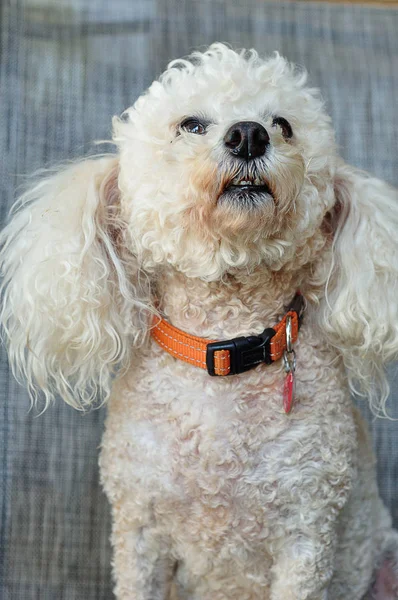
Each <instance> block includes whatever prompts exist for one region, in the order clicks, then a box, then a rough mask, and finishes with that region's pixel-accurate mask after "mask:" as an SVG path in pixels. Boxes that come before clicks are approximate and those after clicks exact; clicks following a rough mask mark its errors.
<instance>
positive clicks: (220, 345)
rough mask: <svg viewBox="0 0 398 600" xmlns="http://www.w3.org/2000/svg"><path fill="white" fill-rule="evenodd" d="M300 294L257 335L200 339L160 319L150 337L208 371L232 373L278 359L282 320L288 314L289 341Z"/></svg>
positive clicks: (284, 346)
mask: <svg viewBox="0 0 398 600" xmlns="http://www.w3.org/2000/svg"><path fill="white" fill-rule="evenodd" d="M303 311H304V298H303V296H302V295H301V294H300V292H297V294H296V295H295V297H294V299H293V302H292V304H291V305H290V306H289V308H288V309H287V312H286V313H285V315H284V317H283V319H282V320H281V321H279V323H277V324H276V325H274V326H273V327H269V328H268V329H265V330H264V331H263V333H261V334H260V335H251V336H248V337H238V338H234V339H232V340H225V341H222V342H217V341H214V340H207V339H202V338H200V337H196V336H195V335H190V334H189V333H185V332H183V331H181V330H180V329H177V327H173V325H170V323H168V322H167V321H165V320H164V319H160V320H158V321H157V322H156V323H155V324H154V326H153V328H152V332H151V333H152V337H153V338H154V340H156V342H157V343H158V344H159V345H160V346H161V347H162V348H164V349H165V350H166V351H167V352H169V353H170V354H172V355H173V356H174V357H175V358H180V359H181V360H183V361H185V362H187V363H190V364H191V365H195V366H196V367H200V368H202V369H206V370H207V371H208V373H209V375H236V374H237V373H243V372H244V371H248V370H249V369H253V368H254V367H256V366H257V365H258V364H260V363H262V362H264V363H266V364H271V363H272V362H275V361H276V360H279V359H280V358H281V357H282V356H283V354H284V352H286V350H287V340H286V321H287V319H288V317H291V327H292V332H291V341H292V342H293V343H294V342H295V341H296V340H297V337H298V330H299V327H300V324H301V319H302V315H303Z"/></svg>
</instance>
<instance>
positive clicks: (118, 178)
mask: <svg viewBox="0 0 398 600" xmlns="http://www.w3.org/2000/svg"><path fill="white" fill-rule="evenodd" d="M305 83H306V74H305V72H304V71H302V70H301V71H300V70H297V69H296V68H294V67H293V66H292V65H290V64H289V63H288V62H286V61H285V60H284V59H283V58H282V57H280V56H279V55H278V54H275V55H274V56H273V57H270V58H268V59H267V60H262V59H260V58H259V57H258V55H257V53H256V52H254V51H249V52H247V51H244V52H241V53H236V52H234V51H232V50H231V49H229V48H227V47H226V46H224V45H222V44H214V45H213V46H211V47H210V48H209V49H208V50H207V51H206V52H204V53H202V54H201V53H194V54H193V55H192V56H191V57H189V58H188V59H185V60H179V61H174V62H173V63H171V64H170V65H169V68H168V69H167V70H166V72H165V73H164V74H163V75H162V77H161V78H160V80H159V81H156V82H155V83H153V84H152V86H151V87H150V88H149V90H148V92H147V93H146V94H144V95H143V96H142V97H141V98H139V99H138V101H137V102H136V104H135V105H134V106H133V107H132V108H130V109H128V110H127V111H126V112H125V113H124V114H123V115H122V117H121V118H115V119H114V123H113V126H114V136H113V137H114V142H115V144H116V145H117V148H118V153H117V155H115V156H108V157H101V158H99V159H91V160H86V161H84V162H82V163H78V164H73V165H71V166H67V167H65V168H64V169H61V170H60V171H59V172H57V173H49V174H48V175H47V176H45V177H44V178H42V179H41V180H40V181H39V182H38V183H37V184H36V186H35V187H33V189H32V190H30V191H28V192H27V193H26V194H25V195H24V196H23V197H22V199H21V200H20V202H19V206H18V207H17V211H16V212H15V214H14V215H13V218H12V220H11V221H10V223H9V225H8V226H7V227H6V229H5V230H4V231H3V232H2V234H1V238H0V241H1V243H2V250H1V254H0V262H1V265H2V272H3V275H4V281H3V285H2V292H3V306H2V311H1V322H2V325H3V329H4V332H5V336H6V338H7V340H8V344H9V353H10V359H11V363H12V365H13V368H14V372H15V374H16V376H17V377H18V378H20V379H21V378H24V379H26V380H27V382H28V387H29V390H30V393H31V395H32V397H33V398H36V397H37V394H38V391H39V390H41V391H42V392H44V397H45V400H46V404H47V403H48V402H49V401H50V400H51V398H52V397H53V396H54V394H57V393H58V394H60V395H61V396H62V397H63V398H64V399H65V400H66V401H67V402H68V403H70V404H72V405H73V406H76V407H78V408H85V407H87V406H89V405H90V404H92V403H93V402H94V401H95V400H96V398H97V396H98V393H99V394H100V395H101V397H102V398H103V399H107V398H108V397H109V396H110V395H111V400H110V404H109V417H108V423H107V431H106V434H105V437H104V442H103V450H102V455H101V471H102V478H103V482H104V487H105V490H106V492H107V495H108V497H109V499H110V501H111V503H112V508H113V515H114V529H113V541H114V546H115V559H114V570H115V575H116V578H117V586H116V593H117V596H118V598H120V599H126V600H127V599H129V600H134V599H136V600H144V599H148V598H150V599H151V600H153V599H155V598H162V599H165V598H167V597H168V594H169V593H171V594H178V597H179V598H181V599H183V598H192V599H193V598H195V599H197V600H199V599H202V600H204V599H210V598H211V600H217V599H219V600H224V599H228V600H232V599H233V598H237V599H238V598H239V600H244V599H247V600H250V599H253V600H254V599H260V598H261V599H268V598H270V599H271V600H289V599H295V600H299V599H309V600H320V599H323V600H325V599H326V597H327V598H328V599H329V600H338V599H342V598H344V599H347V598H350V600H356V599H358V600H359V599H360V598H362V597H363V596H364V594H365V593H366V592H367V590H369V591H368V593H369V594H373V595H374V597H375V598H377V600H381V599H383V600H390V599H392V598H396V597H397V596H396V595H394V594H395V593H396V592H394V588H393V586H394V585H398V575H397V572H396V571H397V566H396V564H395V563H394V561H396V559H397V557H398V541H397V537H398V536H397V534H396V533H395V532H393V531H392V530H391V524H390V519H389V516H388V515H387V513H386V512H385V509H384V508H383V506H382V504H381V502H380V500H379V498H378V494H377V488H376V485H375V475H374V469H373V459H372V457H371V452H370V451H369V444H368V441H367V438H366V434H365V433H364V432H363V426H362V424H361V419H360V417H359V415H358V414H357V413H356V412H355V411H354V409H353V407H352V405H351V402H350V399H349V394H348V393H347V381H348V383H349V384H350V385H351V387H352V388H353V389H355V390H357V391H359V393H362V394H364V395H366V396H367V397H368V398H369V401H370V404H371V406H372V408H373V410H374V411H375V412H384V410H385V400H386V398H387V394H388V386H387V380H386V377H385V374H384V365H385V363H386V362H388V361H389V360H391V359H393V358H394V357H396V356H397V354H398V326H397V318H398V314H397V303H396V301H395V292H396V288H397V275H398V256H397V254H398V243H397V239H396V232H397V228H398V202H397V194H396V192H395V191H394V190H392V189H391V188H390V187H389V186H387V185H386V184H385V183H383V182H381V181H379V180H377V179H374V178H371V177H369V176H368V175H366V174H363V173H360V172H359V171H357V170H355V169H353V168H351V167H349V166H347V165H345V164H343V163H342V161H341V159H339V158H338V156H337V153H336V148H335V143H334V137H333V132H332V129H331V124H330V119H329V117H328V116H327V115H326V114H325V112H324V108H323V104H322V101H321V99H320V96H319V93H318V91H317V90H314V89H310V88H307V87H306V86H305ZM192 115H193V116H195V117H197V118H201V119H203V120H205V121H206V123H207V130H206V134H205V135H194V134H192V133H189V132H187V131H185V130H184V129H183V128H181V126H180V124H181V122H182V121H183V120H184V118H186V117H189V116H192ZM276 116H281V117H283V118H284V119H287V120H288V121H289V123H290V124H291V126H292V129H293V134H294V135H293V137H292V138H291V139H287V138H286V136H285V135H284V134H283V133H284V132H283V131H282V130H281V128H280V127H278V125H277V123H275V121H274V118H275V117H276ZM238 121H255V122H257V123H259V124H260V125H261V126H262V127H264V128H265V129H266V131H267V132H268V134H269V138H270V143H269V147H268V149H267V152H266V153H265V154H264V155H263V156H260V157H258V158H256V160H255V161H250V164H249V163H246V164H243V163H242V162H240V163H239V161H236V160H232V159H231V156H230V154H229V153H228V151H227V150H226V148H225V145H224V144H223V138H224V136H225V133H226V131H227V130H228V128H229V127H230V126H231V125H232V124H233V123H236V122H238ZM258 174H261V177H263V178H265V180H266V181H267V184H268V186H269V188H270V189H271V190H272V200H271V198H270V196H267V197H266V198H263V197H260V199H259V200H258V201H256V202H253V203H252V204H251V205H250V206H249V205H248V204H247V203H246V204H244V203H242V204H240V205H239V204H237V203H235V204H233V203H230V202H225V201H224V202H223V201H222V200H221V195H222V193H223V190H224V189H225V187H226V185H228V183H229V182H231V180H232V179H233V178H234V177H236V176H241V175H246V176H252V177H254V176H255V175H256V176H257V175H258ZM297 289H300V290H301V291H302V293H303V295H304V296H305V298H306V300H307V314H306V319H305V324H304V326H303V328H302V331H301V332H300V337H299V342H298V344H297V348H296V350H297V364H298V371H297V398H298V399H297V403H296V406H295V410H294V412H293V414H292V416H290V417H287V416H286V415H285V414H284V413H283V411H282V410H281V394H282V391H281V390H282V388H283V377H284V375H283V367H282V365H281V364H275V365H272V366H270V367H266V366H264V365H260V366H259V367H257V368H256V369H255V370H253V371H251V372H250V373H244V374H242V375H237V376H234V377H230V378H209V376H208V375H207V374H206V373H204V372H201V371H198V370H197V369H195V368H194V367H188V366H187V365H185V364H183V363H180V362H179V361H176V360H175V359H174V358H172V357H170V356H169V355H167V354H165V353H164V351H163V350H161V349H160V348H159V347H157V346H156V345H155V344H154V342H153V341H151V340H150V338H149V336H148V335H147V333H148V331H149V329H150V323H151V319H152V315H153V313H155V312H156V311H157V310H159V311H160V312H162V313H163V314H165V315H166V317H167V318H168V319H169V320H170V321H171V322H172V323H173V324H174V325H176V326H177V327H180V328H182V329H184V330H186V331H189V332H191V333H194V334H196V335H200V336H202V337H208V338H212V339H216V338H220V339H227V338H230V337H234V336H238V335H248V334H252V333H259V332H260V331H262V329H264V327H266V326H271V325H272V324H273V323H275V322H276V321H277V320H278V319H279V318H280V316H281V315H282V314H283V310H284V308H283V307H284V306H286V304H288V302H289V301H290V300H291V298H292V297H293V295H294V293H295V291H296V290H297ZM115 373H118V376H117V380H116V381H115V383H114V384H113V387H112V391H111V380H112V378H113V376H114V374H115ZM383 561H384V562H383ZM176 564H178V568H177V572H176V574H175V577H174V579H175V580H176V582H177V583H176V586H177V587H175V588H174V590H172V589H171V585H172V578H173V573H174V572H175V568H176V567H175V565H176ZM386 565H387V566H386ZM376 568H379V573H382V575H380V576H379V578H378V579H377V580H376V582H375V583H374V585H373V587H372V590H373V591H371V590H370V588H371V584H372V577H373V574H374V572H375V571H374V570H375V569H376ZM383 569H384V570H383ZM386 573H387V574H386ZM394 578H395V579H394ZM391 582H392V583H391ZM394 582H395V583H394ZM327 590H328V592H327ZM380 590H381V591H380ZM369 598H370V596H369Z"/></svg>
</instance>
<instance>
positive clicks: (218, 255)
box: [114, 44, 335, 280]
mask: <svg viewBox="0 0 398 600" xmlns="http://www.w3.org/2000/svg"><path fill="white" fill-rule="evenodd" d="M305 81H306V75H305V73H304V72H303V71H300V70H297V69H295V68H294V67H293V66H292V65H290V64H289V63H288V62H287V61H286V60H285V59H283V58H282V57H281V56H279V55H278V54H275V56H273V57H272V58H269V59H268V60H261V59H259V57H258V55H257V53H256V52H254V51H251V52H242V53H240V54H238V53H236V52H234V51H232V50H231V49H229V48H227V47H226V46H224V45H221V44H214V45H213V46H211V47H210V49H209V50H208V51H207V52H205V53H204V54H199V53H196V54H193V55H192V56H191V57H190V59H189V60H180V61H174V62H173V63H171V65H170V66H169V68H168V69H167V71H166V72H165V73H164V74H163V75H162V77H161V78H160V81H156V82H155V83H154V84H153V85H152V86H151V87H150V88H149V90H148V92H147V93H146V94H145V95H144V96H142V97H141V98H140V99H139V100H138V101H137V102H136V104H135V105H134V106H133V107H132V108H130V109H128V110H127V111H126V112H125V113H124V114H123V116H122V118H121V119H118V118H116V119H114V139H115V142H116V143H117V145H118V148H119V152H120V175H119V187H120V190H121V198H122V203H123V210H124V214H125V218H126V221H127V222H128V223H129V227H130V231H131V237H132V240H133V243H134V252H135V253H137V254H138V255H139V256H140V258H141V260H142V264H143V266H144V268H145V269H149V270H151V269H153V268H156V267H157V266H158V265H159V264H160V265H161V264H171V265H173V266H175V267H176V268H177V269H178V270H180V271H182V272H184V273H185V274H186V275H188V276H190V277H192V276H194V277H201V278H204V279H208V280H211V279H213V280H214V279H220V278H221V277H222V275H223V274H224V273H225V272H231V271H232V272H233V271H234V270H235V269H240V268H246V269H249V270H250V269H251V268H253V267H255V266H257V265H258V264H260V263H263V264H264V265H266V266H267V267H269V268H272V269H280V268H281V267H282V266H283V265H284V264H286V263H287V262H288V261H291V260H292V259H293V257H294V260H295V261H296V264H297V263H298V262H299V261H300V260H301V258H299V256H300V254H301V252H302V251H303V250H304V248H307V247H308V244H309V240H310V239H311V240H312V241H311V243H312V244H316V241H315V240H313V239H312V238H314V236H315V237H316V235H317V233H319V228H320V225H321V223H322V220H323V218H324V215H325V214H326V213H327V211H328V210H330V208H331V207H332V206H333V203H334V193H333V173H334V168H335V152H334V148H335V146H334V139H333V132H332V129H331V126H330V119H329V117H328V116H327V115H326V114H325V112H324V110H323V106H322V102H321V100H320V98H319V94H318V92H317V91H316V90H312V89H308V88H306V87H305V85H304V84H305ZM318 237H319V236H318ZM319 241H320V238H319V240H318V243H319ZM305 254H307V253H305ZM305 260H307V258H304V261H305Z"/></svg>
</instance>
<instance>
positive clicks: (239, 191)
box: [219, 174, 274, 207]
mask: <svg viewBox="0 0 398 600" xmlns="http://www.w3.org/2000/svg"><path fill="white" fill-rule="evenodd" d="M273 199H274V196H273V192H272V189H271V187H270V185H269V184H268V182H267V181H266V180H265V179H264V178H263V177H260V176H258V175H247V174H246V175H238V176H236V177H234V178H233V179H231V180H230V181H229V182H227V184H226V185H225V187H224V189H223V191H222V192H221V194H220V196H219V201H222V202H224V201H229V202H231V203H234V204H239V205H242V206H249V207H250V206H253V205H254V206H255V205H258V204H262V203H264V202H267V201H269V200H273Z"/></svg>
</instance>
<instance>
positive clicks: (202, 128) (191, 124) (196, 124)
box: [180, 117, 206, 135]
mask: <svg viewBox="0 0 398 600" xmlns="http://www.w3.org/2000/svg"><path fill="white" fill-rule="evenodd" d="M180 128H181V129H183V130H184V131H187V132H188V133H196V134H197V135H203V134H204V133H206V125H205V124H204V123H201V122H200V121H199V119H194V118H192V117H189V118H188V119H185V120H184V121H183V122H182V123H181V125H180Z"/></svg>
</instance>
